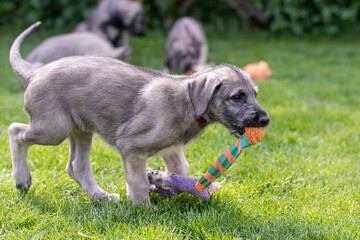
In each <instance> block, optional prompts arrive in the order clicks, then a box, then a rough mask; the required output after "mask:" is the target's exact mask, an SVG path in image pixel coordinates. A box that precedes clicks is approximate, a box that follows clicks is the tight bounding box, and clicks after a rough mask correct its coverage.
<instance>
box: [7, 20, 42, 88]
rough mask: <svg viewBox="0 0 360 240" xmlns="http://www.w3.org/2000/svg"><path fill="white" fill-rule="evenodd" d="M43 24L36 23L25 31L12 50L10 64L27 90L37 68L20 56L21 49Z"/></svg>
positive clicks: (16, 40)
mask: <svg viewBox="0 0 360 240" xmlns="http://www.w3.org/2000/svg"><path fill="white" fill-rule="evenodd" d="M40 24H41V22H36V23H34V24H33V25H31V26H30V27H28V28H27V29H26V30H25V31H23V32H22V33H21V34H20V35H19V36H18V37H17V38H16V39H15V41H14V43H13V44H12V46H11V49H10V64H11V66H12V69H13V70H14V72H16V74H17V75H18V76H19V78H20V81H21V86H22V88H23V89H24V90H25V89H26V88H27V86H28V85H29V78H30V76H31V74H32V73H33V72H34V71H35V69H36V67H35V66H33V65H31V64H30V63H29V62H27V61H25V60H24V59H23V58H22V57H21V55H20V47H21V45H22V43H23V42H24V40H25V39H26V38H27V37H28V36H29V35H30V34H31V33H32V32H33V31H35V29H36V28H38V26H39V25H40Z"/></svg>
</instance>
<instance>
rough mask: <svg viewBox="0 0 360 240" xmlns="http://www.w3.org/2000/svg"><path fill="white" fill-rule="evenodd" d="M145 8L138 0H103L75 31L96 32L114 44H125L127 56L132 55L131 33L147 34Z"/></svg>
mask: <svg viewBox="0 0 360 240" xmlns="http://www.w3.org/2000/svg"><path fill="white" fill-rule="evenodd" d="M145 18H146V14H145V10H144V6H143V5H142V3H141V2H139V1H136V0H101V1H100V2H99V3H98V5H97V7H96V8H95V10H94V11H93V13H92V16H91V18H90V20H89V21H88V22H81V23H79V24H78V25H77V26H76V27H75V29H74V31H90V32H94V33H96V34H98V35H100V36H102V37H104V38H105V39H108V40H109V41H110V42H111V43H112V44H113V45H114V46H116V47H121V46H123V47H124V48H125V49H126V51H125V52H124V53H125V56H130V55H131V53H132V48H131V47H130V44H129V34H131V35H135V36H143V35H144V34H145Z"/></svg>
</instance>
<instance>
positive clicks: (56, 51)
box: [26, 32, 126, 66]
mask: <svg viewBox="0 0 360 240" xmlns="http://www.w3.org/2000/svg"><path fill="white" fill-rule="evenodd" d="M125 51H126V49H125V48H124V47H117V48H115V47H113V46H112V45H111V43H109V42H108V41H107V40H106V39H103V38H102V37H100V36H98V35H97V34H95V33H91V32H75V33H68V34H62V35H58V36H53V37H50V38H47V39H45V40H44V41H43V42H41V43H40V44H39V45H38V46H37V47H36V48H35V49H34V50H33V51H31V52H30V53H29V55H28V56H27V58H26V60H27V61H28V62H30V63H32V64H34V65H37V66H41V65H44V64H46V63H49V62H52V61H55V60H58V59H60V58H63V57H69V56H88V55H93V56H104V57H111V58H117V59H120V58H122V57H124V55H125Z"/></svg>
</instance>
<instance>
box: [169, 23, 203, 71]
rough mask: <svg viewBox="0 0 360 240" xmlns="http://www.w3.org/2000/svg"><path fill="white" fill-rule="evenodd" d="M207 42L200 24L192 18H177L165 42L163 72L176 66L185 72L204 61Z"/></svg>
mask: <svg viewBox="0 0 360 240" xmlns="http://www.w3.org/2000/svg"><path fill="white" fill-rule="evenodd" d="M207 53H208V44H207V41H206V37H205V32H204V30H203V28H202V26H201V24H200V23H199V22H198V21H196V20H195V19H193V18H190V17H183V18H180V19H179V20H177V21H176V22H175V24H174V26H173V28H172V29H171V31H170V33H169V37H168V40H167V43H166V59H165V67H166V68H165V72H173V71H175V70H176V69H177V68H178V69H180V71H181V72H182V73H186V72H187V71H189V70H190V69H191V67H192V66H193V65H199V64H204V63H206V59H207Z"/></svg>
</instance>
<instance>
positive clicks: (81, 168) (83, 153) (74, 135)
mask: <svg viewBox="0 0 360 240" xmlns="http://www.w3.org/2000/svg"><path fill="white" fill-rule="evenodd" d="M92 136H93V133H92V132H83V131H81V130H79V129H74V130H73V131H72V132H71V134H70V136H69V145H70V151H69V160H68V164H67V166H66V171H67V173H68V174H69V175H70V176H71V177H72V178H73V179H74V180H75V181H76V182H77V183H78V184H79V185H80V186H81V187H82V188H83V189H84V191H85V192H86V193H87V194H89V195H90V196H92V197H93V198H94V200H95V201H100V200H103V199H112V200H117V199H118V195H117V194H109V193H107V192H106V191H104V190H103V189H101V188H100V187H99V185H98V184H97V183H96V181H95V179H94V176H93V174H92V171H91V164H90V158H89V154H90V147H91V142H92Z"/></svg>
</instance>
